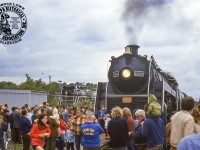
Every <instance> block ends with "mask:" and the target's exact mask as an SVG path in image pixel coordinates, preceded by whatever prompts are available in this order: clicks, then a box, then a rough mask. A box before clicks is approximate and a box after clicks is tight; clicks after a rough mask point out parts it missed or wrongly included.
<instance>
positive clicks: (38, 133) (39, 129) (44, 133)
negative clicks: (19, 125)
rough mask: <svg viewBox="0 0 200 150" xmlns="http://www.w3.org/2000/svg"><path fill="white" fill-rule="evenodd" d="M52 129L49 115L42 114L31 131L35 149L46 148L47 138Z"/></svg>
mask: <svg viewBox="0 0 200 150" xmlns="http://www.w3.org/2000/svg"><path fill="white" fill-rule="evenodd" d="M50 134H51V130H50V127H49V125H48V124H47V115H45V114H41V115H40V116H39V119H38V122H37V123H36V124H35V125H34V126H33V128H32V129H31V132H30V136H31V145H32V147H33V149H34V150H44V143H45V139H46V138H49V136H50Z"/></svg>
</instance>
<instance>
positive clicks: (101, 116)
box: [98, 109, 107, 119]
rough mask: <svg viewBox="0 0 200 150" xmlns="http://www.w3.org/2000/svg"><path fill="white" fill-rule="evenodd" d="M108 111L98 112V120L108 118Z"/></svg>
mask: <svg viewBox="0 0 200 150" xmlns="http://www.w3.org/2000/svg"><path fill="white" fill-rule="evenodd" d="M106 113H107V110H106V109H103V110H99V112H98V118H99V119H103V118H104V117H105V116H106Z"/></svg>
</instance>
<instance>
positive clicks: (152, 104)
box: [146, 94, 161, 118]
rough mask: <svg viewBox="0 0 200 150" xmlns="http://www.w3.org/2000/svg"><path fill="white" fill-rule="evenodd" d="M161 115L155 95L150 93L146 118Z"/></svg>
mask: <svg viewBox="0 0 200 150" xmlns="http://www.w3.org/2000/svg"><path fill="white" fill-rule="evenodd" d="M160 115H161V105H160V104H159V103H158V102H157V98H156V97H155V95H153V94H150V96H149V106H148V109H147V116H146V117H147V118H159V117H160Z"/></svg>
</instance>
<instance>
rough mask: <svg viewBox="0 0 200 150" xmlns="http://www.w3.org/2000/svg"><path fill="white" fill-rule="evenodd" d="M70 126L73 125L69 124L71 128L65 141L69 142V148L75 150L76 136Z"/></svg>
mask: <svg viewBox="0 0 200 150" xmlns="http://www.w3.org/2000/svg"><path fill="white" fill-rule="evenodd" d="M70 128H71V126H70V125H69V128H68V130H67V132H66V134H65V141H66V142H67V150H74V142H75V137H74V135H73V133H72V131H71V130H70Z"/></svg>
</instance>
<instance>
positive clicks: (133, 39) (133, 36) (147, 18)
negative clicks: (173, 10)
mask: <svg viewBox="0 0 200 150" xmlns="http://www.w3.org/2000/svg"><path fill="white" fill-rule="evenodd" d="M172 1H173V0H126V1H125V4H124V11H123V14H122V20H123V21H124V23H125V29H126V34H127V36H128V42H129V44H138V37H139V34H140V33H141V32H142V29H143V27H144V25H150V24H151V25H152V20H154V22H158V19H160V18H162V17H164V16H163V14H164V15H166V14H165V13H163V12H165V10H166V8H167V7H166V6H167V4H169V3H171V2H172ZM168 8H169V7H168ZM168 11H169V9H168ZM161 15H162V17H161ZM158 17H159V18H158ZM156 19H157V20H156Z"/></svg>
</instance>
